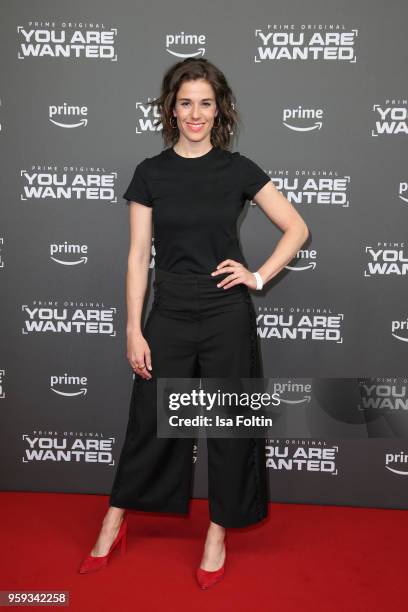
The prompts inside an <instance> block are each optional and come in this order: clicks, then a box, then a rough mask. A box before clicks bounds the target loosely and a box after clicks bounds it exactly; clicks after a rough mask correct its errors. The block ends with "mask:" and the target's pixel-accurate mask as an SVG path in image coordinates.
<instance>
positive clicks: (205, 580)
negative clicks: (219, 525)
mask: <svg viewBox="0 0 408 612" xmlns="http://www.w3.org/2000/svg"><path fill="white" fill-rule="evenodd" d="M224 546H225V559H224V563H223V564H222V566H221V567H220V568H218V569H217V570H214V571H209V570H205V569H202V568H201V567H197V569H196V578H197V582H198V584H199V586H200V587H201V588H202V589H203V590H204V589H208V588H209V587H211V586H213V585H214V584H216V583H217V582H219V581H220V580H221V579H222V578H223V577H224V574H225V561H226V559H227V542H226V540H224Z"/></svg>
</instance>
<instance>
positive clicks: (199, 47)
mask: <svg viewBox="0 0 408 612" xmlns="http://www.w3.org/2000/svg"><path fill="white" fill-rule="evenodd" d="M205 44H206V35H205V34H186V33H185V32H180V34H167V35H166V51H167V53H170V55H174V56H175V57H181V58H182V59H184V58H186V57H203V56H204V54H205ZM173 47H176V49H174V48H173ZM183 47H188V49H189V50H188V51H184V50H183Z"/></svg>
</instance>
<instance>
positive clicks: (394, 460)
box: [385, 451, 408, 476]
mask: <svg viewBox="0 0 408 612" xmlns="http://www.w3.org/2000/svg"><path fill="white" fill-rule="evenodd" d="M385 468H386V469H387V470H389V471H390V472H392V473H393V474H399V475H400V476H408V454H407V453H404V452H402V451H401V452H400V453H386V455H385Z"/></svg>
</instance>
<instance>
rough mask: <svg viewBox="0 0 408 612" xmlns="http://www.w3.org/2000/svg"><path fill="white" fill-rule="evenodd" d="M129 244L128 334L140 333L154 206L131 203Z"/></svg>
mask: <svg viewBox="0 0 408 612" xmlns="http://www.w3.org/2000/svg"><path fill="white" fill-rule="evenodd" d="M129 208H130V211H129V221H130V247H129V255H128V267H127V273H126V303H127V326H126V333H127V334H128V335H129V334H132V335H134V334H141V333H142V329H141V317H142V310H143V303H144V299H145V295H146V289H147V282H148V274H149V264H150V257H151V246H152V209H151V208H150V207H148V206H144V205H143V204H139V203H138V202H131V203H130V204H129Z"/></svg>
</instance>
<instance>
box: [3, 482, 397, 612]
mask: <svg viewBox="0 0 408 612" xmlns="http://www.w3.org/2000/svg"><path fill="white" fill-rule="evenodd" d="M0 501H1V517H0V519H1V526H2V532H1V553H2V554H1V574H0V590H3V591H5V590H13V589H15V590H19V591H22V590H46V591H50V590H60V591H69V593H70V605H69V609H70V610H75V611H76V610H81V611H82V610H83V611H84V612H85V611H86V612H89V611H93V610H95V611H96V610H98V611H105V610H106V611H109V612H114V611H115V612H116V611H118V612H127V611H128V610H129V611H132V612H133V611H139V610H140V611H141V612H150V611H156V610H157V611H159V610H160V612H166V610H170V611H173V610H177V611H182V610H189V611H191V610H194V612H195V611H201V610H202V611H204V610H205V611H206V612H207V611H208V610H209V609H211V610H212V611H213V612H220V611H224V610H231V611H234V612H240V611H241V610H242V611H245V612H248V610H249V609H250V608H251V609H252V608H254V609H255V610H256V611H257V612H263V611H265V612H266V611H268V612H269V611H270V610H276V611H279V612H289V611H290V612H292V611H299V612H300V611H302V612H308V611H309V610H310V611H313V612H316V611H317V610H324V611H325V612H337V611H340V610H341V611H345V612H360V611H361V612H375V611H381V612H384V611H390V612H399V611H403V610H404V611H405V610H407V608H408V604H407V595H406V593H407V591H406V584H407V578H406V568H405V561H404V559H405V555H406V547H407V543H408V538H407V535H408V524H407V512H406V511H405V510H380V509H365V508H350V507H339V506H317V505H302V504H278V503H272V504H271V505H270V515H269V518H268V519H266V520H265V521H264V522H263V523H261V524H260V525H259V526H256V527H250V528H247V529H235V530H234V529H229V530H228V556H227V564H226V573H225V577H224V579H223V580H222V581H221V582H220V583H219V584H217V585H215V586H214V587H212V588H211V589H210V590H208V591H201V590H200V589H199V587H198V586H197V585H196V583H195V578H194V568H195V566H196V564H197V563H199V561H200V560H201V553H202V545H203V541H204V537H205V533H206V530H207V525H208V503H207V500H191V509H190V516H189V517H188V518H183V517H175V516H174V515H169V514H167V515H164V514H149V513H142V512H131V513H129V514H128V522H129V533H128V548H127V552H126V555H125V556H124V557H122V558H121V557H120V555H119V551H118V550H116V551H115V552H114V554H113V556H112V557H111V560H110V562H109V565H108V567H107V568H106V569H104V570H102V571H100V572H96V573H94V574H85V575H81V574H78V573H77V568H78V566H79V563H80V561H81V559H82V557H83V556H84V555H85V554H86V553H88V552H89V550H90V549H91V548H92V546H93V544H94V541H95V540H96V536H97V534H98V532H99V527H100V522H101V520H102V518H103V516H104V514H105V512H106V509H107V497H105V496H96V495H75V494H64V493H62V494H54V493H12V492H8V493H1V494H0ZM24 607H25V608H26V606H24ZM48 608H52V609H55V608H56V606H49V607H48ZM46 609H47V607H46ZM59 609H64V608H60V607H59Z"/></svg>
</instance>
